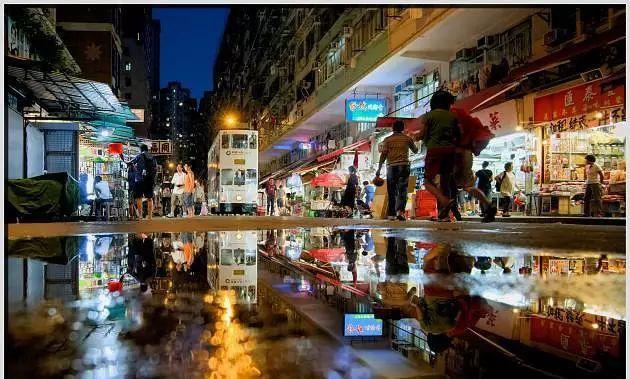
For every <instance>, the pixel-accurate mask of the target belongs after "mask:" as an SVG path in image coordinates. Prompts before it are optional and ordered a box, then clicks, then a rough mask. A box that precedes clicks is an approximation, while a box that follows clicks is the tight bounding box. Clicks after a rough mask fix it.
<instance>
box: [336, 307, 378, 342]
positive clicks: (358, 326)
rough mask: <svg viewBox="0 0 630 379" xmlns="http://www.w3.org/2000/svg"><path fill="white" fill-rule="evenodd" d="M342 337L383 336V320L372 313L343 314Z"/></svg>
mask: <svg viewBox="0 0 630 379" xmlns="http://www.w3.org/2000/svg"><path fill="white" fill-rule="evenodd" d="M343 324H344V325H343V335H344V336H346V337H373V336H382V335H383V320H381V319H376V318H374V314H373V313H366V314H345V315H344V323H343Z"/></svg>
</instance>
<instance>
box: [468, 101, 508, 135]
mask: <svg viewBox="0 0 630 379" xmlns="http://www.w3.org/2000/svg"><path fill="white" fill-rule="evenodd" d="M471 116H473V117H477V118H478V119H479V120H480V121H481V123H482V124H483V125H485V126H487V127H488V128H489V129H490V130H491V131H492V133H494V135H495V136H496V137H500V136H502V135H506V134H510V133H514V132H515V131H516V130H517V128H518V126H519V123H518V114H517V113H516V101H515V100H510V101H506V102H503V103H501V104H498V105H495V106H493V107H489V108H485V109H483V110H480V111H477V112H475V113H472V114H471Z"/></svg>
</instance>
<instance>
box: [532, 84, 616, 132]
mask: <svg viewBox="0 0 630 379" xmlns="http://www.w3.org/2000/svg"><path fill="white" fill-rule="evenodd" d="M600 83H601V82H599V81H597V82H591V83H586V84H582V85H579V86H577V87H572V88H568V89H565V90H563V91H560V92H556V93H552V94H550V95H546V96H542V97H538V98H536V99H534V123H541V122H549V121H554V120H559V119H564V118H569V117H573V116H579V115H583V114H586V113H589V112H593V111H597V110H600V109H603V108H610V107H620V106H623V105H624V102H625V91H624V86H623V85H618V86H616V87H614V88H612V89H610V90H607V91H604V92H602V89H601V86H600Z"/></svg>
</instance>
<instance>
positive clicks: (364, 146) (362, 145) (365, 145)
mask: <svg viewBox="0 0 630 379" xmlns="http://www.w3.org/2000/svg"><path fill="white" fill-rule="evenodd" d="M369 145H370V141H369V140H367V139H362V140H360V141H357V142H355V143H352V144H350V145H348V146H346V147H342V148H341V149H337V150H335V151H332V152H330V153H327V154H324V155H320V156H319V157H317V161H318V162H323V161H328V160H331V159H333V158H337V157H338V156H340V155H341V154H343V153H346V152H349V151H355V150H358V151H368V150H369Z"/></svg>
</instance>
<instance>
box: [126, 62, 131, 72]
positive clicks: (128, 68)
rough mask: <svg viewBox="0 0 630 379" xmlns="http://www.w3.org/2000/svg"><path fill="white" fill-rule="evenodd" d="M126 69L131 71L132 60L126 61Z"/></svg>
mask: <svg viewBox="0 0 630 379" xmlns="http://www.w3.org/2000/svg"><path fill="white" fill-rule="evenodd" d="M125 71H131V62H126V63H125Z"/></svg>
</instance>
